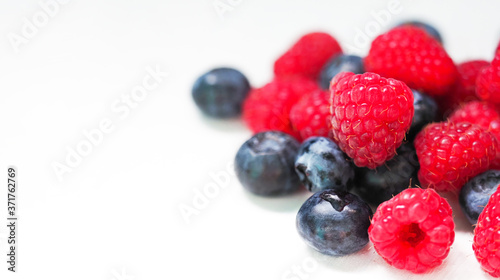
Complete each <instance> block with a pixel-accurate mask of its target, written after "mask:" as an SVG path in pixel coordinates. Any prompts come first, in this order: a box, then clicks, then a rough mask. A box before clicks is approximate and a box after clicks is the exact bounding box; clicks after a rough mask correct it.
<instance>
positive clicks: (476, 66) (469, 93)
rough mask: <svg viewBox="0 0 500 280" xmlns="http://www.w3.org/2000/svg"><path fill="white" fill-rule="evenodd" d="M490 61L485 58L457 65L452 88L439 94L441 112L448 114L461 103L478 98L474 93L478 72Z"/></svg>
mask: <svg viewBox="0 0 500 280" xmlns="http://www.w3.org/2000/svg"><path fill="white" fill-rule="evenodd" d="M489 65H490V63H489V62H488V61H486V60H471V61H467V62H464V63H460V64H458V65H457V70H458V79H457V81H456V83H455V85H454V86H453V89H452V90H451V91H450V92H448V93H447V94H446V95H444V96H440V98H439V100H438V103H439V106H440V109H441V112H443V113H444V115H445V116H446V115H448V114H449V113H450V112H451V111H453V110H455V109H456V108H458V107H460V105H461V104H464V103H467V102H470V101H474V100H479V98H478V97H477V95H476V79H477V76H478V75H479V72H481V70H482V69H483V68H485V67H487V66H489Z"/></svg>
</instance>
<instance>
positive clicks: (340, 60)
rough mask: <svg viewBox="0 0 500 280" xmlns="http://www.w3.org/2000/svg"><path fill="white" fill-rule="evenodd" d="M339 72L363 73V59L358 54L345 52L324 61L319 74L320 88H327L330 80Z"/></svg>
mask: <svg viewBox="0 0 500 280" xmlns="http://www.w3.org/2000/svg"><path fill="white" fill-rule="evenodd" d="M340 72H352V73H354V74H362V73H364V72H365V68H364V66H363V59H362V58H361V57H359V56H355V55H347V54H340V55H338V56H335V57H334V58H332V59H331V60H330V61H328V62H327V63H326V65H325V66H324V67H323V69H322V70H321V73H320V74H319V85H320V86H321V88H323V89H329V88H330V81H331V80H332V78H333V77H335V75H337V74H338V73H340Z"/></svg>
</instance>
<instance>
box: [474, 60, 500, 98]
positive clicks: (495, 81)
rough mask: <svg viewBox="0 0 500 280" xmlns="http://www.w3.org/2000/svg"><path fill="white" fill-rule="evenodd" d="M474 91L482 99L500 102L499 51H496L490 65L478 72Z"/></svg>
mask: <svg viewBox="0 0 500 280" xmlns="http://www.w3.org/2000/svg"><path fill="white" fill-rule="evenodd" d="M476 93H477V95H478V96H479V98H481V99H482V100H487V101H490V102H493V103H497V104H498V103H500V52H497V54H496V55H495V58H494V59H493V61H492V62H491V65H490V66H489V67H485V68H483V69H482V70H481V72H480V73H479V75H478V77H477V81H476Z"/></svg>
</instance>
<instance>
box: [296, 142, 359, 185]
mask: <svg viewBox="0 0 500 280" xmlns="http://www.w3.org/2000/svg"><path fill="white" fill-rule="evenodd" d="M295 170H296V171H297V174H299V178H300V180H301V181H302V184H304V186H305V187H306V188H307V189H308V190H309V191H311V192H318V191H323V190H326V189H336V190H344V191H346V190H348V189H349V188H350V187H351V182H352V180H353V179H354V169H353V167H352V165H351V164H350V162H349V161H347V160H346V157H345V155H344V153H343V152H342V151H341V150H340V148H339V147H338V146H337V144H335V143H334V142H333V141H332V140H330V139H328V138H325V137H311V138H309V139H307V140H306V141H305V142H304V143H302V145H301V146H300V149H299V153H298V155H297V160H296V161H295Z"/></svg>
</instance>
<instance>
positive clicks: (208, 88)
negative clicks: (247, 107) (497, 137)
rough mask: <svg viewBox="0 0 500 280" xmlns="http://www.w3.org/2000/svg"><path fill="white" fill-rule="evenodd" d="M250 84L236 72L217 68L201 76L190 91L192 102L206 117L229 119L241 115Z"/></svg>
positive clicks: (230, 69)
mask: <svg viewBox="0 0 500 280" xmlns="http://www.w3.org/2000/svg"><path fill="white" fill-rule="evenodd" d="M249 91H250V83H249V82H248V80H247V78H246V77H245V76H244V75H243V74H242V73H241V72H239V71H238V70H235V69H232V68H217V69H213V70H211V71H209V72H208V73H205V74H203V75H202V76H201V77H199V78H198V79H197V80H196V82H195V83H194V85H193V89H192V91H191V93H192V96H193V99H194V102H195V103H196V105H197V106H198V108H199V109H200V110H201V111H202V112H203V113H205V114H206V115H208V116H210V117H213V118H230V117H235V116H238V115H240V114H241V106H242V104H243V101H244V100H245V97H246V96H247V95H248V92H249Z"/></svg>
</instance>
